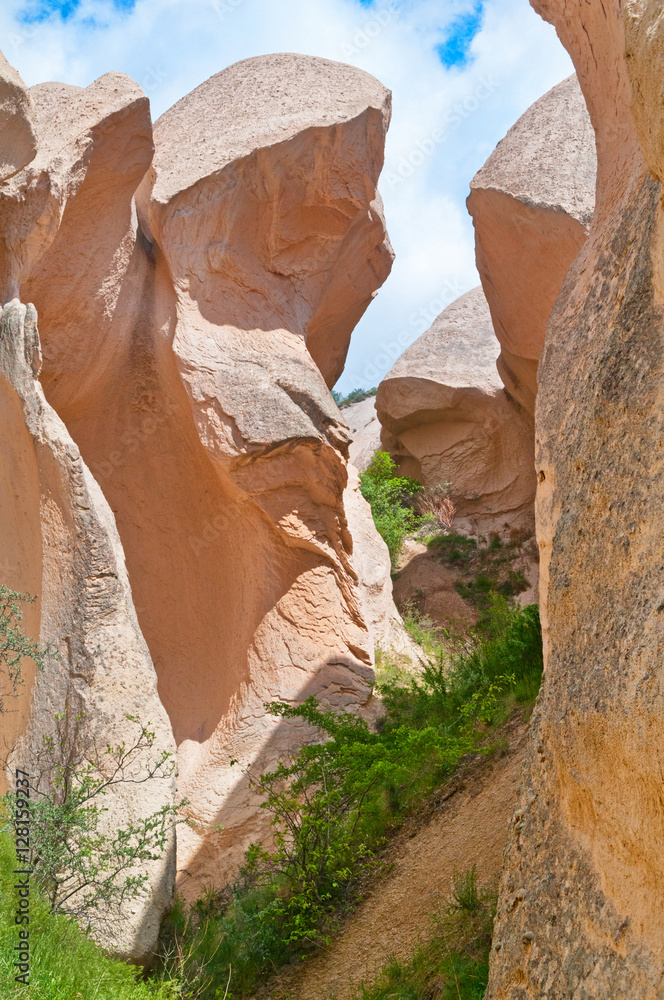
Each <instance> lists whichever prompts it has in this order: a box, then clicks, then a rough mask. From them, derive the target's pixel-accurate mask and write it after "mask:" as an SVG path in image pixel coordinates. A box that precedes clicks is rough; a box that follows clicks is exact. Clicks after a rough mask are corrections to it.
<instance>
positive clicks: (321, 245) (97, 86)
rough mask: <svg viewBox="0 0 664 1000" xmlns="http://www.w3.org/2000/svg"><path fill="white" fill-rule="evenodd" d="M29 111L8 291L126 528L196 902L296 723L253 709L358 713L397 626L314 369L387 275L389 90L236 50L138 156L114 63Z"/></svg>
mask: <svg viewBox="0 0 664 1000" xmlns="http://www.w3.org/2000/svg"><path fill="white" fill-rule="evenodd" d="M32 101H33V104H34V108H35V121H36V132H37V136H38V145H39V152H38V155H37V158H36V159H35V161H34V162H33V163H32V164H31V165H30V166H29V167H27V168H26V169H25V170H23V171H21V172H20V173H18V174H16V175H15V177H13V178H12V179H11V180H10V181H8V182H6V184H5V185H3V186H2V187H0V225H2V227H3V230H4V231H5V232H7V234H8V237H7V251H6V257H5V258H4V260H2V261H0V275H2V277H3V281H4V285H3V294H4V296H5V299H6V298H7V296H10V295H12V294H15V291H16V290H18V291H19V292H20V295H21V297H22V299H23V300H30V301H33V302H34V303H35V305H36V307H37V310H38V313H39V317H40V330H41V333H42V339H43V344H44V370H43V374H42V383H43V386H44V391H45V393H46V397H47V399H48V400H49V402H50V403H51V404H52V405H53V406H54V407H55V409H56V410H57V412H58V414H59V415H60V416H61V417H62V419H63V420H64V422H65V424H66V426H67V429H68V431H69V432H70V434H71V435H72V437H73V439H74V440H75V441H76V443H77V445H78V446H79V447H80V449H81V453H82V455H83V458H84V460H85V461H86V463H87V465H88V466H89V467H90V469H91V470H92V473H93V474H94V476H95V477H96V479H97V480H98V482H99V484H100V486H101V488H102V489H103V492H104V495H105V496H106V498H107V499H108V501H109V503H110V506H111V508H112V510H113V512H114V514H115V517H116V520H117V526H118V530H119V533H120V537H121V539H122V543H123V546H124V549H125V552H126V557H127V568H128V572H129V579H130V581H131V586H132V591H133V594H134V600H135V604H136V611H137V614H138V619H139V622H140V626H141V629H142V631H143V634H144V635H145V638H146V640H147V643H148V646H149V649H150V652H151V655H152V658H153V660H154V664H155V668H156V671H157V676H158V686H159V695H160V697H161V700H162V703H163V704H164V706H165V708H166V710H167V712H168V715H169V718H170V722H171V725H172V728H173V732H174V735H175V740H176V742H177V744H178V762H179V769H180V770H179V794H181V795H184V796H186V797H187V798H188V799H189V801H190V806H189V807H188V809H189V819H190V821H191V825H189V826H187V827H181V828H180V831H179V835H178V850H179V867H180V869H181V871H182V873H183V878H185V880H186V877H187V876H191V878H192V885H193V888H192V889H191V892H192V893H196V894H198V893H199V892H200V890H201V885H202V883H209V882H212V881H214V882H215V883H217V884H219V883H223V881H224V879H225V877H226V876H227V875H228V873H229V872H230V871H232V870H233V868H234V866H235V865H236V863H237V861H238V860H239V858H240V857H241V855H242V851H243V849H244V848H245V847H246V846H247V844H248V843H249V841H250V840H252V839H257V838H258V837H260V836H261V835H262V834H263V832H264V828H265V825H266V824H265V819H264V816H263V814H262V813H261V812H260V810H259V809H258V802H257V800H256V798H255V797H254V796H253V794H252V793H251V791H250V788H249V784H248V781H247V777H246V773H245V772H246V769H247V768H248V767H250V766H252V767H266V766H269V765H270V764H271V763H273V762H274V760H275V759H276V758H277V757H278V756H279V755H280V754H283V753H284V752H288V751H290V750H292V749H293V747H294V746H295V745H297V744H298V743H299V742H300V741H301V740H302V739H303V738H306V737H307V735H308V734H307V732H306V731H305V730H304V729H303V727H298V726H296V725H293V724H290V723H288V724H284V723H283V722H281V721H277V720H276V719H274V718H272V717H271V716H270V715H269V713H267V712H266V710H265V708H264V705H265V703H266V702H269V701H271V700H274V699H285V700H289V701H297V700H299V699H301V698H304V697H306V696H308V695H311V694H317V695H319V696H321V697H322V698H323V699H324V700H326V701H327V702H328V703H329V704H334V705H338V706H342V705H343V706H347V707H349V708H351V709H353V710H359V709H360V708H362V707H363V706H366V705H367V704H368V702H369V700H370V697H371V687H370V684H371V680H372V678H373V652H374V645H375V644H376V643H379V644H381V645H383V644H385V643H389V644H391V643H392V642H393V641H396V637H397V633H398V631H399V628H400V625H399V619H398V615H397V613H396V610H395V608H394V605H393V603H392V599H391V584H390V576H389V559H388V558H387V552H386V550H384V546H382V542H381V540H380V538H379V537H378V535H377V533H376V532H375V529H374V527H373V524H372V521H371V518H370V514H369V512H368V509H367V507H366V504H365V503H364V501H363V499H362V498H361V496H360V495H359V492H358V491H357V484H356V482H355V480H353V479H352V478H351V480H350V481H349V472H348V468H347V457H348V444H349V437H348V433H347V430H346V428H345V426H344V424H343V420H342V418H341V416H340V414H339V411H338V410H337V408H336V406H335V404H334V402H333V400H332V398H331V395H330V393H329V391H328V388H327V385H326V379H327V380H328V382H329V383H330V384H331V383H333V382H334V381H335V380H336V378H337V376H338V374H339V372H340V369H341V367H343V361H344V358H345V354H346V350H347V347H348V340H349V337H350V333H351V330H352V328H353V326H354V324H355V322H356V321H357V319H358V318H359V316H360V315H361V313H362V312H363V310H364V309H365V308H366V305H367V304H368V302H369V301H370V300H371V297H372V296H373V294H375V291H376V289H377V288H378V287H379V285H380V284H381V283H382V281H383V280H384V278H385V276H386V275H387V273H388V271H389V267H390V264H391V259H392V253H391V249H390V247H389V242H388V241H387V237H386V234H385V229H384V223H383V218H382V214H381V206H380V199H379V196H378V194H377V191H376V182H377V178H378V174H379V172H380V168H381V166H382V156H383V142H384V136H385V131H386V128H387V124H388V121H389V109H390V104H389V93H388V91H386V90H385V89H384V88H383V87H382V86H381V85H380V84H379V83H378V82H377V81H376V80H374V79H373V78H372V77H370V76H368V75H367V74H365V73H363V72H361V71H359V70H356V69H354V68H352V67H348V66H341V65H339V64H337V63H331V62H328V61H325V60H318V59H313V58H309V57H304V56H295V55H282V56H266V57H262V58H259V59H253V60H248V61H246V62H244V63H240V64H238V65H237V66H234V67H231V68H230V69H228V70H225V71H224V72H223V73H220V74H218V75H217V76H216V77H213V78H212V79H211V80H209V81H208V82H207V83H206V84H203V85H202V86H201V87H199V88H198V89H197V90H196V91H194V92H193V93H192V94H190V95H189V96H188V97H187V98H185V99H183V101H181V102H179V103H178V104H177V105H175V107H174V108H172V109H171V111H169V112H168V113H167V114H166V115H164V116H163V117H162V118H161V119H160V120H159V122H157V123H156V125H155V128H154V146H155V147H156V151H155V153H154V158H153V132H152V126H151V123H150V119H149V113H148V102H147V99H146V98H145V96H144V95H143V94H142V92H141V91H140V88H138V87H137V86H136V84H134V83H133V82H132V81H130V80H128V78H126V77H123V76H122V75H121V74H106V75H105V76H104V77H102V78H101V79H100V80H98V81H96V82H95V83H94V84H92V85H91V86H90V87H88V88H86V89H81V88H75V87H69V86H65V85H61V84H44V85H41V86H39V87H36V88H32ZM142 179H143V182H142V183H141V180H142ZM139 184H140V188H139ZM137 188H139V190H138V191H137ZM134 195H136V202H137V204H138V214H139V215H140V224H139V223H138V221H137V214H136V211H135V209H134V207H133V206H134V203H133V198H134ZM0 252H2V251H1V250H0ZM354 535H355V537H354ZM365 546H366V550H365ZM38 589H39V587H38V586H36V587H35V586H33V587H32V590H33V592H36V591H37V590H38ZM219 824H220V825H221V826H223V827H224V830H223V832H221V833H220V832H219V831H218V829H217V826H218V825H219ZM211 825H214V827H215V829H211V828H210V827H211ZM185 872H186V875H185V874H184V873H185Z"/></svg>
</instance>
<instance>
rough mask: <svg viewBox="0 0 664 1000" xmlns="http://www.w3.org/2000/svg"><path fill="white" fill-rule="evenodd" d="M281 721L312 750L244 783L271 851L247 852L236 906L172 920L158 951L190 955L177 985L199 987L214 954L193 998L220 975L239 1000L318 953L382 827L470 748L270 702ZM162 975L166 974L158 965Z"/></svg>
mask: <svg viewBox="0 0 664 1000" xmlns="http://www.w3.org/2000/svg"><path fill="white" fill-rule="evenodd" d="M268 707H270V708H271V710H272V711H273V712H274V713H275V714H276V715H279V716H281V717H282V718H285V719H294V718H299V719H302V720H303V721H304V722H306V723H307V724H308V725H309V726H310V727H311V728H312V730H314V731H315V732H316V734H317V737H318V740H319V742H316V743H312V744H310V745H307V746H304V747H303V748H302V749H301V750H300V751H299V753H298V754H296V755H295V756H294V757H293V759H292V760H290V761H286V762H284V763H282V764H280V765H279V766H278V767H277V768H276V769H275V770H274V771H272V772H270V773H268V774H262V775H260V776H259V777H257V778H255V779H252V783H253V785H254V787H255V788H257V789H258V791H260V792H261V794H262V795H263V798H264V802H263V808H264V809H265V810H266V811H267V812H268V813H270V815H271V817H272V819H271V824H272V829H273V845H272V847H271V848H270V849H266V848H265V847H264V846H263V845H262V844H255V845H252V847H251V848H250V849H249V851H248V852H247V855H246V859H245V864H244V866H243V868H242V870H241V873H240V879H239V880H238V883H237V884H236V886H235V891H234V897H233V900H232V902H231V904H230V906H229V907H228V908H227V909H226V912H225V913H224V914H218V915H217V918H216V919H215V918H214V916H210V914H209V913H206V915H205V916H204V917H202V918H199V919H196V916H195V915H190V918H189V923H188V924H187V922H186V920H185V921H184V922H183V918H182V915H181V914H180V915H179V916H178V915H177V914H176V918H177V920H179V923H177V922H175V923H174V922H173V920H172V921H171V925H170V930H169V933H170V943H169V944H168V945H167V947H166V952H167V953H168V952H170V954H174V953H181V954H183V955H189V956H190V958H189V960H188V961H185V966H186V974H187V975H190V976H191V979H192V981H193V980H200V978H201V968H203V966H204V962H205V960H206V956H209V955H210V954H211V951H210V949H214V954H215V958H214V961H213V963H212V967H213V970H214V971H211V967H210V966H206V967H205V968H206V972H205V973H204V975H207V976H208V979H209V982H208V985H207V986H206V987H203V988H202V991H201V985H200V982H199V985H198V987H197V989H198V992H196V994H195V995H196V996H197V997H199V996H200V997H201V998H205V1000H207V998H208V997H209V998H212V997H214V992H213V988H214V984H217V985H218V984H219V983H223V982H225V981H226V978H227V977H228V976H230V982H231V993H230V994H229V995H230V996H244V995H245V991H249V992H250V991H251V990H253V989H255V987H256V984H257V982H258V981H259V980H260V978H261V977H264V976H265V974H266V973H267V972H269V971H271V970H273V969H275V968H277V967H278V966H279V965H280V964H283V962H285V961H287V960H289V959H292V958H297V957H299V956H301V955H303V954H307V953H308V952H310V951H312V950H313V949H314V948H316V947H318V946H320V945H324V944H326V943H327V942H328V940H329V935H330V933H331V932H332V931H333V930H334V929H335V927H336V926H337V924H338V921H339V918H340V916H341V915H342V914H343V912H344V911H345V910H346V909H347V908H348V907H349V906H350V905H352V904H353V903H354V902H355V900H356V889H357V885H358V880H359V879H360V878H361V877H362V875H364V874H365V873H366V872H367V871H368V870H369V869H370V868H371V867H372V866H373V865H374V864H375V863H376V862H375V852H376V849H377V847H378V846H379V845H380V844H381V843H382V839H383V837H384V835H385V833H386V832H387V830H388V829H389V828H390V826H391V825H393V824H395V823H398V822H399V819H400V818H401V817H402V816H403V815H404V814H405V812H406V811H407V810H408V808H409V807H411V806H412V805H413V804H414V803H415V802H416V801H417V800H418V799H419V798H421V797H422V796H423V795H424V794H426V793H427V792H428V791H430V790H431V789H432V788H433V787H436V786H437V785H438V784H439V783H440V781H441V780H442V778H443V776H444V775H445V774H448V773H449V772H450V771H451V770H452V769H453V768H454V767H455V766H456V764H457V763H458V762H459V760H460V759H461V758H462V757H463V756H465V754H467V753H468V752H470V751H472V750H473V749H474V747H475V744H476V738H475V733H474V731H473V729H472V726H469V725H466V726H465V727H463V726H460V727H459V730H458V732H456V733H454V734H451V733H449V732H447V731H446V730H444V729H442V728H434V727H429V728H421V729H419V730H418V729H414V728H413V727H411V726H408V725H388V726H386V727H383V728H382V730H381V731H380V732H374V731H372V730H371V729H370V728H369V726H368V725H367V723H366V722H365V721H364V720H363V719H361V718H359V717H357V716H354V715H350V714H349V713H346V712H341V713H337V712H332V711H327V710H324V709H322V708H321V707H320V705H319V704H318V703H317V702H316V700H315V699H314V698H309V699H308V700H307V701H305V702H304V703H303V704H302V705H299V706H290V705H285V704H282V703H279V702H277V703H274V704H272V705H270V706H268ZM163 969H164V973H165V974H166V975H173V971H172V969H170V968H169V967H168V964H167V962H166V963H164V966H163Z"/></svg>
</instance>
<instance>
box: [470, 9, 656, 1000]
mask: <svg viewBox="0 0 664 1000" xmlns="http://www.w3.org/2000/svg"><path fill="white" fill-rule="evenodd" d="M533 5H534V6H535V7H536V9H537V10H538V11H539V12H540V13H541V14H542V15H543V16H544V17H545V18H546V19H547V20H550V21H551V22H553V23H554V24H555V26H556V29H557V31H558V34H559V35H560V38H561V40H562V41H563V43H564V44H565V46H566V48H567V49H568V51H569V52H570V54H571V55H572V58H573V59H574V62H575V64H576V69H577V73H578V76H579V79H580V82H581V86H582V89H583V92H584V95H585V97H586V100H587V103H588V107H589V110H590V115H591V118H592V121H593V125H594V127H595V130H596V133H597V148H598V188H597V207H596V212H595V217H594V221H593V225H592V228H591V232H590V236H589V239H588V242H587V243H586V245H585V247H584V249H583V250H582V252H581V254H580V256H579V258H578V259H577V261H576V262H575V264H574V265H573V267H572V269H571V271H570V273H569V274H568V276H567V279H566V281H565V284H564V286H563V289H562V292H561V295H560V297H559V299H558V301H557V304H556V306H555V309H554V311H553V314H552V316H551V320H550V323H549V327H548V332H547V341H546V345H545V349H544V353H543V356H542V360H541V363H540V374H539V395H538V400H537V415H536V421H537V469H538V476H539V488H538V497H537V532H538V539H539V544H540V549H541V554H542V580H541V603H542V610H543V622H544V626H545V663H546V669H545V680H544V687H543V691H542V694H541V696H540V700H539V703H538V707H537V710H536V713H535V717H534V723H533V734H532V746H531V750H530V754H529V760H528V766H527V769H526V774H525V781H524V789H523V793H522V796H521V801H520V804H519V808H518V810H517V812H516V814H515V817H514V821H513V823H512V827H511V832H510V835H509V841H508V846H507V850H506V867H505V872H504V875H503V879H502V884H501V890H500V898H499V904H498V917H497V921H496V925H495V936H494V946H493V953H492V962H491V978H490V984H489V990H488V993H487V997H489V998H491V1000H498V998H500V1000H507V998H509V1000H522V998H524V1000H525V998H533V1000H534V998H537V1000H541V998H544V1000H547V998H551V1000H553V998H554V997H555V998H556V1000H557V998H559V997H576V996H579V997H580V996H583V997H586V998H593V1000H594V998H597V1000H599V998H602V1000H605V998H606V997H637V996H638V997H642V998H644V1000H656V998H658V997H661V995H662V981H663V978H664V958H663V956H664V920H663V918H662V914H663V913H664V859H663V856H662V851H661V841H662V829H663V827H664V807H663V805H662V796H661V774H662V745H663V739H662V737H663V734H664V721H663V720H664V689H663V676H662V669H661V665H662V648H663V639H664V631H663V630H664V615H663V614H662V608H663V604H662V591H661V587H662V579H661V566H662V557H663V555H664V553H663V551H662V532H661V505H662V494H663V493H664V463H663V461H662V454H661V440H662V434H663V431H664V428H663V421H662V392H663V387H664V300H663V298H662V282H661V276H660V272H661V268H662V259H663V258H662V245H663V244H662V229H663V222H664V216H663V213H662V207H661V181H662V173H663V170H664V157H663V156H662V146H661V134H662V128H663V127H664V126H663V122H664V117H663V114H662V102H661V81H662V72H661V66H662V61H663V59H664V56H663V53H664V23H663V22H662V13H661V5H660V4H659V3H655V2H647V0H627V2H622V3H621V2H619V0H604V2H603V3H600V4H587V3H584V2H581V0H574V2H569V0H566V2H563V0H537V2H536V3H534V4H533Z"/></svg>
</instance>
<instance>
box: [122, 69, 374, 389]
mask: <svg viewBox="0 0 664 1000" xmlns="http://www.w3.org/2000/svg"><path fill="white" fill-rule="evenodd" d="M390 106H391V105H390V94H389V91H387V90H386V89H385V88H384V87H383V86H382V85H381V84H380V83H378V81H377V80H375V79H374V78H373V77H371V76H369V75H368V74H367V73H364V72H362V71H361V70H358V69H355V68H353V67H351V66H345V65H343V64H341V63H335V62H330V61H329V60H326V59H314V58H311V57H309V56H298V55H269V56H261V57H259V58H255V59H247V60H245V61H244V62H240V63H236V64H235V65H234V66H231V67H230V68H229V69H226V70H224V71H223V72H222V73H218V74H217V75H216V76H213V77H212V78H211V79H210V80H208V81H207V82H206V83H204V84H201V86H200V87H197V88H196V90H194V91H192V93H191V94H188V95H187V97H184V98H183V99H182V100H181V101H178V103H177V104H176V105H175V106H174V107H173V108H171V109H170V111H167V112H166V114H164V115H162V117H161V118H160V119H159V121H158V122H157V123H156V125H155V142H156V146H157V154H156V156H155V160H154V166H153V170H152V171H151V173H150V176H149V177H148V178H146V182H145V184H144V185H143V188H142V190H141V197H140V198H139V212H140V214H141V219H142V223H143V228H144V231H145V233H146V235H148V236H149V238H150V239H154V240H156V242H157V243H158V245H159V246H160V247H162V248H164V249H165V248H168V250H167V256H168V262H169V266H170V267H171V268H172V269H173V277H174V281H175V284H176V285H178V284H180V283H186V284H187V286H188V293H189V297H190V298H191V300H192V301H193V302H194V303H196V307H197V309H198V310H199V311H200V312H201V313H202V314H204V315H206V316H207V318H208V319H210V320H211V321H213V322H222V323H225V324H233V325H235V326H236V327H238V328H239V329H243V330H260V331H264V333H265V334H269V332H270V331H271V330H278V329H281V328H282V327H285V328H286V329H287V330H288V331H289V333H290V334H291V335H292V336H294V337H296V338H298V339H300V340H302V341H303V342H304V343H306V345H307V347H308V350H309V354H310V355H311V357H312V358H313V359H314V361H315V362H316V364H317V365H318V367H319V368H320V370H321V372H322V373H323V377H324V378H325V380H326V382H327V384H328V386H332V385H334V383H335V382H336V381H337V379H338V378H339V376H340V375H341V372H342V370H343V366H344V362H345V359H346V353H347V351H348V344H349V341H350V335H351V332H352V331H353V329H354V327H355V325H356V323H357V321H358V320H359V318H360V317H361V315H362V314H363V312H364V310H365V309H366V307H367V306H368V304H369V302H370V301H371V299H372V298H373V296H374V294H375V292H376V290H377V289H378V288H379V287H380V285H381V284H382V283H383V281H384V280H385V278H386V277H387V275H388V274H389V271H390V267H391V263H392V256H393V255H392V250H391V247H390V244H389V241H388V240H387V236H386V234H385V226H384V220H383V215H382V205H381V202H380V198H379V196H378V195H377V191H376V184H377V181H378V175H379V173H380V170H381V167H382V165H383V147H384V141H385V133H386V131H387V126H388V124H389V119H390ZM183 137H186V142H183ZM194 199H195V203H196V205H197V206H198V208H199V211H197V212H195V213H193V214H191V213H189V212H188V213H186V214H184V213H183V206H184V205H189V204H190V203H192V201H193V200H194ZM203 208H204V209H205V210H204V211H203ZM194 247H195V249H194Z"/></svg>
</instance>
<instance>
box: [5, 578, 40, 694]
mask: <svg viewBox="0 0 664 1000" xmlns="http://www.w3.org/2000/svg"><path fill="white" fill-rule="evenodd" d="M35 600H36V598H34V597H30V596H29V595H28V594H20V593H19V592H18V591H16V590H10V589H9V587H6V586H5V585H4V584H0V713H2V712H6V711H8V710H9V709H8V704H9V703H10V702H11V700H12V699H14V698H16V696H17V695H18V689H19V687H20V686H21V685H22V684H23V677H22V674H21V660H22V659H23V658H24V657H27V658H28V659H31V660H32V661H33V662H34V663H35V664H36V665H37V667H38V668H39V669H41V668H42V667H43V666H44V660H45V657H46V655H47V653H48V648H42V647H41V646H40V645H39V643H38V642H35V641H33V640H32V639H28V637H27V636H26V634H25V633H24V632H23V629H22V628H21V622H22V620H23V611H22V609H21V604H22V603H24V604H33V603H34V601H35Z"/></svg>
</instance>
